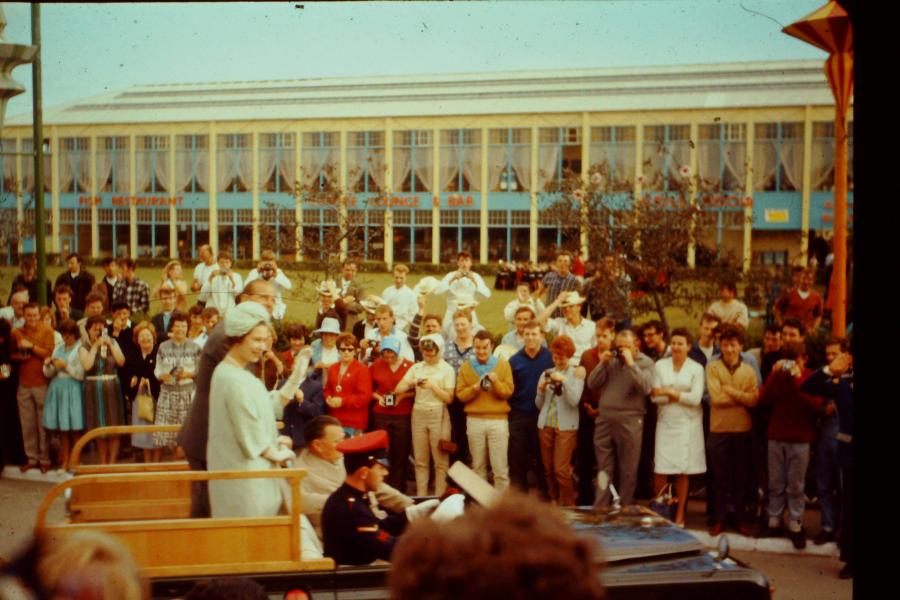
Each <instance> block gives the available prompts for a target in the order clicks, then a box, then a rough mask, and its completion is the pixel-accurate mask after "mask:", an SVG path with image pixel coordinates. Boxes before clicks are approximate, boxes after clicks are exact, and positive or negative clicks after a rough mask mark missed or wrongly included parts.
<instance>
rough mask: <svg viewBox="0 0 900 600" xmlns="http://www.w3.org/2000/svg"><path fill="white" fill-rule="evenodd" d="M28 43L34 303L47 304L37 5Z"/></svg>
mask: <svg viewBox="0 0 900 600" xmlns="http://www.w3.org/2000/svg"><path fill="white" fill-rule="evenodd" d="M31 43H32V45H34V47H35V48H36V49H37V50H36V52H35V53H34V63H33V64H32V66H31V81H32V86H33V92H32V99H33V108H32V111H33V123H32V128H33V129H32V136H31V137H32V147H33V148H34V227H35V232H34V243H35V246H36V248H35V253H36V255H37V291H38V297H37V301H38V303H39V304H42V305H44V306H46V305H47V303H48V300H49V298H47V284H45V283H44V281H46V279H47V243H46V241H45V239H44V234H45V225H44V123H43V114H42V112H41V96H42V94H41V5H40V4H38V3H37V2H35V3H34V4H32V5H31Z"/></svg>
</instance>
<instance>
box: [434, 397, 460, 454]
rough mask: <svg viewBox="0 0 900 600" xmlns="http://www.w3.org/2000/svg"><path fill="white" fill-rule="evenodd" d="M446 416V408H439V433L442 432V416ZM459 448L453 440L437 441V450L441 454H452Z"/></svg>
mask: <svg viewBox="0 0 900 600" xmlns="http://www.w3.org/2000/svg"><path fill="white" fill-rule="evenodd" d="M446 414H447V409H446V407H441V431H444V415H446ZM458 448H459V446H458V445H457V443H456V442H454V441H453V440H445V439H439V440H438V450H440V451H441V452H446V453H447V454H453V453H454V452H456V450H457V449H458Z"/></svg>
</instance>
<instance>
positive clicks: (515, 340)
mask: <svg viewBox="0 0 900 600" xmlns="http://www.w3.org/2000/svg"><path fill="white" fill-rule="evenodd" d="M536 317H537V315H536V314H535V313H534V309H533V308H531V307H530V306H527V305H526V306H520V307H519V308H518V310H516V314H515V321H514V327H513V328H512V329H511V330H509V331H507V332H506V335H504V336H503V339H501V340H500V345H501V346H502V345H507V346H512V347H513V348H515V349H516V351H517V352H518V351H519V350H521V349H522V348H524V347H525V326H526V325H528V324H529V323H530V322H531V321H533V320H534V319H535V318H536ZM541 345H543V346H546V345H547V340H546V339H542V340H541Z"/></svg>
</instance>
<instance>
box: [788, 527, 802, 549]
mask: <svg viewBox="0 0 900 600" xmlns="http://www.w3.org/2000/svg"><path fill="white" fill-rule="evenodd" d="M788 537H789V538H791V542H793V544H794V548H796V549H797V550H803V549H804V548H806V530H804V529H803V528H802V527H801V528H800V531H790V532H788Z"/></svg>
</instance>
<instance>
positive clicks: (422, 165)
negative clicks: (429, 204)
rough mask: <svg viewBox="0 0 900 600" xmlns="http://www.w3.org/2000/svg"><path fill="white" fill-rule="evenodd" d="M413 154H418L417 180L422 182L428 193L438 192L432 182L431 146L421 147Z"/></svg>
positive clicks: (414, 150) (415, 149)
mask: <svg viewBox="0 0 900 600" xmlns="http://www.w3.org/2000/svg"><path fill="white" fill-rule="evenodd" d="M413 152H415V153H416V179H418V180H419V181H421V182H422V185H423V186H424V187H425V191H426V192H433V191H438V190H435V189H434V186H433V183H434V182H433V181H432V180H431V167H432V161H431V146H419V147H417V148H414V149H413ZM442 179H443V177H442Z"/></svg>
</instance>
